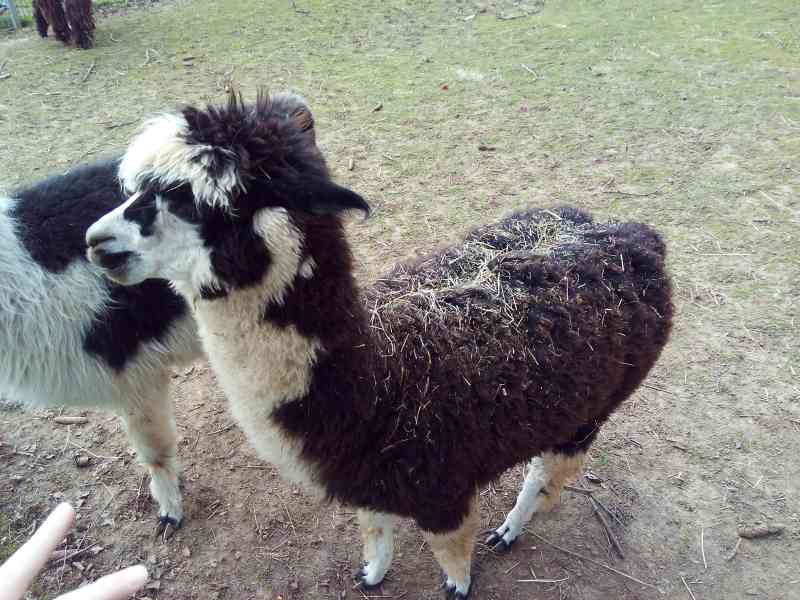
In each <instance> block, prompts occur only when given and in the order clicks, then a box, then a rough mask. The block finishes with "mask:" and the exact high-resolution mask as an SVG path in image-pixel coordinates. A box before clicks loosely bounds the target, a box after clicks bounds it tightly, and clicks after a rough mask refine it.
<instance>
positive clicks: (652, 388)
mask: <svg viewBox="0 0 800 600" xmlns="http://www.w3.org/2000/svg"><path fill="white" fill-rule="evenodd" d="M642 387H646V388H648V389H651V390H656V391H657V392H664V393H665V394H674V392H671V391H670V390H668V389H667V388H664V387H661V386H659V385H654V384H652V383H643V384H642Z"/></svg>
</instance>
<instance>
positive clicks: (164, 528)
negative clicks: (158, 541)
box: [156, 515, 182, 540]
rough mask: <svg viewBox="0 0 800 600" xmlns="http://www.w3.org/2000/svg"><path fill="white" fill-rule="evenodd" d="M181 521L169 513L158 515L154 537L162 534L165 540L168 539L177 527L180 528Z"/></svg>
mask: <svg viewBox="0 0 800 600" xmlns="http://www.w3.org/2000/svg"><path fill="white" fill-rule="evenodd" d="M181 525H182V523H181V522H180V521H178V520H177V519H176V518H174V517H170V516H169V515H167V516H164V517H158V525H156V537H158V536H162V537H163V538H164V539H165V540H168V539H170V538H171V537H172V536H173V535H175V532H176V531H178V529H180V528H181Z"/></svg>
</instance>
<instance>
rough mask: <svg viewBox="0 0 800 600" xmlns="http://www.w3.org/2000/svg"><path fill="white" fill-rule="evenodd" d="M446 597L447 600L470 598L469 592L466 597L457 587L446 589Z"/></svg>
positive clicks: (465, 599) (451, 586) (452, 586)
mask: <svg viewBox="0 0 800 600" xmlns="http://www.w3.org/2000/svg"><path fill="white" fill-rule="evenodd" d="M444 597H445V598H446V599H447V600H467V598H469V592H467V594H466V595H464V594H462V593H461V592H459V591H458V590H457V589H456V586H454V585H448V586H447V587H446V588H445V592H444Z"/></svg>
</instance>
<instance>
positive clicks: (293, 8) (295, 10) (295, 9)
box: [289, 0, 311, 15]
mask: <svg viewBox="0 0 800 600" xmlns="http://www.w3.org/2000/svg"><path fill="white" fill-rule="evenodd" d="M289 2H290V3H291V5H292V10H293V11H294V12H296V13H297V14H299V15H308V14H311V11H310V10H303V9H301V8H297V4H295V1H294V0H289Z"/></svg>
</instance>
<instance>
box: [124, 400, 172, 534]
mask: <svg viewBox="0 0 800 600" xmlns="http://www.w3.org/2000/svg"><path fill="white" fill-rule="evenodd" d="M165 385H166V384H165ZM121 417H122V421H123V423H124V425H125V428H126V430H127V431H128V438H129V440H130V443H131V446H133V449H134V450H136V454H137V458H138V460H139V462H140V463H141V464H142V465H143V466H145V467H146V468H147V470H148V472H149V473H150V493H151V494H152V496H153V499H154V500H155V501H156V502H157V503H158V515H159V517H162V518H164V519H168V520H170V521H174V522H175V523H176V524H180V522H181V521H182V520H183V502H182V498H181V491H180V487H179V484H178V465H177V461H176V459H175V455H176V453H177V445H176V438H177V435H176V431H175V419H174V417H173V414H172V405H171V404H170V403H169V399H168V398H167V396H166V394H164V395H163V396H160V397H158V398H155V397H154V398H150V399H149V402H147V403H146V404H143V405H142V406H136V407H135V408H134V407H127V408H126V409H125V411H124V412H123V414H122V415H121Z"/></svg>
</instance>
